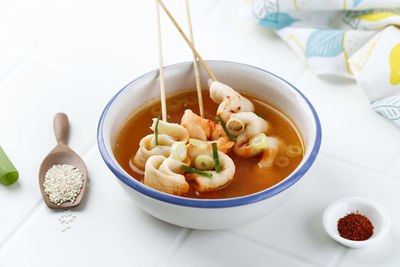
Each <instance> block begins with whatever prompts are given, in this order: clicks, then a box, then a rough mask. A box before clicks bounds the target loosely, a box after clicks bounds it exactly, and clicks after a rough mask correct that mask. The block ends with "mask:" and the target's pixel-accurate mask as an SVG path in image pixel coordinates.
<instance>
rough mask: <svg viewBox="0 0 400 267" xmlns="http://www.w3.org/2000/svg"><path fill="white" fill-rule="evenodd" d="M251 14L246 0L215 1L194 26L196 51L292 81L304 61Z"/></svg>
mask: <svg viewBox="0 0 400 267" xmlns="http://www.w3.org/2000/svg"><path fill="white" fill-rule="evenodd" d="M250 14H251V11H250V4H249V3H246V2H245V1H224V2H222V3H221V4H220V5H218V6H217V7H216V8H215V9H213V11H211V12H210V14H209V17H208V18H207V20H205V21H203V23H202V24H201V25H200V26H201V27H199V28H196V31H195V37H194V38H195V41H196V47H197V48H198V50H199V53H200V54H201V55H202V57H204V58H207V59H220V60H229V61H235V62H241V63H247V64H251V65H255V66H257V67H260V68H264V69H266V70H268V71H271V72H274V73H275V74H277V75H280V76H281V77H283V78H285V79H288V80H289V81H294V80H295V79H296V78H297V77H298V75H299V73H300V72H301V70H303V69H304V68H305V66H304V64H303V63H302V62H301V61H300V60H299V59H298V58H297V57H296V55H295V54H294V53H293V52H292V51H291V50H290V49H289V47H288V46H287V45H286V44H284V43H283V42H282V40H281V39H279V37H278V36H277V35H276V34H274V33H273V32H272V31H271V30H270V29H266V28H263V27H261V26H259V25H257V23H256V22H255V21H254V20H253V19H252V18H251V15H250ZM216 25H218V27H217V26H216ZM182 50H183V51H184V50H187V48H186V47H185V46H183V48H182V49H181V50H179V52H177V53H175V54H176V55H175V57H178V58H179V56H180V55H179V54H181V51H182ZM249 54H252V56H249Z"/></svg>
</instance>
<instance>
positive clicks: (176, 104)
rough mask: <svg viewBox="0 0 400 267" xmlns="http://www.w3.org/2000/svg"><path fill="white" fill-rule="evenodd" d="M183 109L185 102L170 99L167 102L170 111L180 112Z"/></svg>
mask: <svg viewBox="0 0 400 267" xmlns="http://www.w3.org/2000/svg"><path fill="white" fill-rule="evenodd" d="M182 107H183V101H182V100H181V99H170V100H168V101H167V110H168V111H179V110H181V109H182Z"/></svg>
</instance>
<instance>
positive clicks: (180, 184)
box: [143, 155, 189, 196]
mask: <svg viewBox="0 0 400 267" xmlns="http://www.w3.org/2000/svg"><path fill="white" fill-rule="evenodd" d="M182 164H183V163H182V162H181V161H179V160H175V159H172V158H166V157H164V156H162V155H156V156H151V157H150V158H149V159H148V160H147V162H146V167H145V172H144V181H143V183H144V184H145V185H147V186H149V187H151V188H154V189H157V190H159V191H162V192H165V193H168V194H173V195H178V196H180V195H183V194H185V193H186V192H188V191H189V184H188V182H186V179H185V176H184V175H183V173H184V172H183V171H182V170H181V166H182Z"/></svg>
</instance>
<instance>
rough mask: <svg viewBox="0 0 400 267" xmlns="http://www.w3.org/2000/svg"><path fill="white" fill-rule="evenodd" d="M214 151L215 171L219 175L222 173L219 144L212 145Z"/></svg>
mask: <svg viewBox="0 0 400 267" xmlns="http://www.w3.org/2000/svg"><path fill="white" fill-rule="evenodd" d="M212 150H213V156H214V165H215V171H216V172H217V173H220V172H221V165H219V157H218V149H217V143H212Z"/></svg>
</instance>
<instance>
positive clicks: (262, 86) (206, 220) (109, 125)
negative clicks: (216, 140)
mask: <svg viewBox="0 0 400 267" xmlns="http://www.w3.org/2000/svg"><path fill="white" fill-rule="evenodd" d="M207 64H208V65H209V67H210V68H211V70H212V71H213V73H214V74H215V75H216V77H217V78H218V80H219V81H221V82H223V83H226V84H228V85H230V86H231V87H233V88H235V89H236V90H238V91H239V92H243V93H246V94H248V95H252V96H255V97H257V98H260V99H263V100H266V101H267V102H269V103H272V104H273V105H275V106H276V107H278V108H279V109H281V110H282V111H283V112H284V113H286V114H287V115H288V116H290V118H291V119H292V120H293V121H294V122H295V124H296V125H297V126H298V128H299V130H300V131H301V133H302V135H303V139H304V142H305V147H306V149H305V156H304V158H303V160H302V162H301V163H300V165H299V166H298V167H297V168H296V170H295V171H294V172H293V173H292V174H291V175H290V176H289V177H287V178H286V179H284V180H283V181H282V182H280V183H278V184H277V185H275V186H273V187H271V188H268V189H266V190H264V191H261V192H258V193H255V194H252V195H248V196H243V197H238V198H231V199H191V198H184V197H179V196H173V195H169V194H165V193H163V192H160V191H157V190H154V189H152V188H150V187H147V186H145V185H144V184H142V183H140V182H138V181H137V180H136V179H134V178H132V177H131V176H130V175H129V174H128V173H127V172H126V171H124V170H123V169H122V168H121V166H120V165H119V164H118V162H117V161H116V159H115V157H114V155H113V152H112V146H113V143H114V140H115V138H116V135H117V134H118V132H119V130H120V129H121V127H122V126H123V125H124V123H125V122H126V121H127V120H128V119H129V118H131V116H132V115H134V114H132V112H133V111H134V110H137V109H138V108H140V107H143V106H145V105H146V104H149V103H152V102H154V101H155V100H156V99H159V80H158V70H154V71H151V72H149V73H147V74H145V75H143V76H141V77H139V78H137V79H135V80H134V81H132V82H131V83H129V84H128V85H127V86H125V87H124V88H123V89H121V90H120V91H119V92H118V93H117V94H116V95H115V96H114V97H113V98H112V99H111V100H110V102H109V103H108V104H107V106H106V107H105V109H104V111H103V114H102V115H101V118H100V122H99V125H98V133H97V141H98V146H99V149H100V153H101V155H102V157H103V159H104V161H105V163H106V164H107V166H108V167H109V168H110V169H111V171H112V172H113V173H114V174H115V175H116V176H117V178H118V179H119V180H120V181H121V182H122V186H123V187H124V188H125V189H126V191H127V193H128V194H129V195H130V196H132V198H133V199H134V200H135V203H136V205H138V206H139V207H140V208H142V209H143V210H145V211H146V212H148V213H149V214H151V215H153V216H155V217H157V218H159V219H161V220H164V221H167V222H169V223H172V224H176V225H180V226H183V227H188V228H194V229H224V228H228V227H232V226H236V225H239V224H242V223H245V222H248V221H252V220H255V219H257V218H260V217H262V216H265V215H266V214H269V213H270V212H272V211H273V210H275V209H277V208H279V206H280V205H281V204H283V203H284V201H285V200H286V199H287V198H288V196H289V195H290V193H291V192H292V191H293V190H294V189H295V187H296V182H297V181H298V180H299V179H300V178H301V177H302V176H303V175H304V174H305V173H306V172H307V170H308V169H309V168H310V166H311V165H312V163H313V162H314V160H315V157H316V156H317V154H318V151H319V147H320V144H321V126H320V123H319V119H318V116H317V114H316V112H315V110H314V108H313V106H312V105H311V103H310V102H309V101H308V100H307V98H306V97H305V96H304V95H303V94H302V93H301V92H300V91H299V90H298V89H296V88H295V87H294V86H293V85H291V84H290V83H288V82H287V81H285V80H283V79H282V78H280V77H278V76H276V75H274V74H272V73H270V72H268V71H265V70H262V69H259V68H256V67H252V66H249V65H244V64H239V63H233V62H226V61H207ZM192 65H193V64H192V63H191V62H184V63H179V64H175V65H171V66H167V67H165V79H166V92H167V95H174V94H177V93H178V92H179V90H182V89H185V88H195V79H194V74H193V68H192ZM207 80H208V76H207V75H206V74H205V73H204V72H203V71H201V82H202V84H203V85H204V86H205V85H206V84H207Z"/></svg>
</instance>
